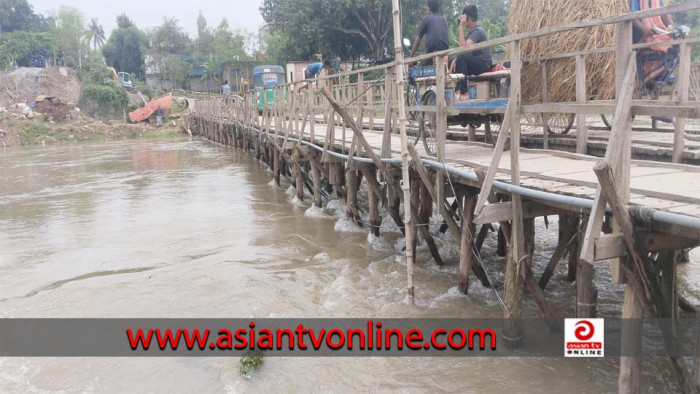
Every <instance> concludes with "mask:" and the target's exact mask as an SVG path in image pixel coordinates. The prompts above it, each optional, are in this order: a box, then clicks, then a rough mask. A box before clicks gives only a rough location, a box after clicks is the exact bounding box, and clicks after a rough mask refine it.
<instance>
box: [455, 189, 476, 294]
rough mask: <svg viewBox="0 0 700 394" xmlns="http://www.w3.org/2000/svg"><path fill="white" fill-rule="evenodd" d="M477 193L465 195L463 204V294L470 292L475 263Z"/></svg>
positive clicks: (460, 257) (461, 274)
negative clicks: (472, 270) (470, 273)
mask: <svg viewBox="0 0 700 394" xmlns="http://www.w3.org/2000/svg"><path fill="white" fill-rule="evenodd" d="M476 199H477V196H476V195H472V194H469V195H467V196H465V197H464V203H463V205H462V207H463V210H464V218H463V220H462V238H461V245H460V254H459V291H460V293H462V294H468V293H469V271H471V269H472V265H473V264H474V233H475V232H476V226H475V225H474V208H475V207H476Z"/></svg>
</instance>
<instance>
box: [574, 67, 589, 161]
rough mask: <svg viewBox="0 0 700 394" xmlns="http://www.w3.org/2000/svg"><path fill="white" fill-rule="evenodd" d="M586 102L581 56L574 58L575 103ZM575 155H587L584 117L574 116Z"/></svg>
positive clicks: (583, 115) (586, 131) (584, 69)
mask: <svg viewBox="0 0 700 394" xmlns="http://www.w3.org/2000/svg"><path fill="white" fill-rule="evenodd" d="M586 101H588V96H587V93H586V59H585V58H584V57H583V55H578V56H576V102H577V103H580V104H583V103H585V102H586ZM576 153H579V154H582V155H585V154H586V153H588V126H587V125H586V115H585V114H581V113H579V114H576Z"/></svg>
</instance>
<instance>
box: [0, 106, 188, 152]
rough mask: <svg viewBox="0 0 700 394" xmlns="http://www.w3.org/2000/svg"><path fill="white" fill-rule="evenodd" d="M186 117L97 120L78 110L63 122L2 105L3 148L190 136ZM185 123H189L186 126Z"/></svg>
mask: <svg viewBox="0 0 700 394" xmlns="http://www.w3.org/2000/svg"><path fill="white" fill-rule="evenodd" d="M185 119H186V118H182V119H170V120H168V121H167V122H166V123H165V124H164V126H163V127H156V126H155V124H153V123H148V122H144V123H138V124H128V123H125V122H123V121H112V120H104V121H102V120H97V119H94V118H91V117H89V116H84V115H83V114H81V113H80V112H78V111H74V112H72V113H71V114H70V117H69V118H67V119H64V120H61V121H55V120H51V117H49V116H46V115H43V114H40V113H35V112H27V110H26V109H25V108H22V107H18V106H16V105H15V106H12V107H8V108H0V148H3V147H9V146H19V145H34V144H54V143H71V142H81V141H108V140H115V139H125V138H169V137H178V136H183V135H186V134H185V133H184V131H183V130H186V125H185V124H184V123H183V122H184V121H185ZM183 125H185V126H183Z"/></svg>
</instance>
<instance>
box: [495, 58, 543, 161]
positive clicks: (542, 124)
mask: <svg viewBox="0 0 700 394" xmlns="http://www.w3.org/2000/svg"><path fill="white" fill-rule="evenodd" d="M547 78H548V76H547V61H546V60H543V61H542V104H544V103H546V102H548V101H549V88H548V81H547ZM547 123H549V118H548V115H547V113H546V112H542V139H543V141H544V142H543V148H544V149H549V131H548V130H547ZM501 132H503V131H501Z"/></svg>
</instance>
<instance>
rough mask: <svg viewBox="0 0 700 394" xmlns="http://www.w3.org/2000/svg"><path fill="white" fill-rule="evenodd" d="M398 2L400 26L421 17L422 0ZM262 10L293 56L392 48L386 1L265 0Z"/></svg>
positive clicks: (381, 53)
mask: <svg viewBox="0 0 700 394" xmlns="http://www.w3.org/2000/svg"><path fill="white" fill-rule="evenodd" d="M401 3H402V9H403V10H402V18H403V21H404V22H403V24H404V26H405V25H406V24H407V21H410V23H413V24H417V23H420V19H419V18H420V17H422V16H424V15H425V14H426V12H427V6H426V3H425V1H423V0H402V1H401ZM260 10H261V13H262V15H263V18H264V19H265V21H266V22H267V23H269V24H270V25H271V27H272V31H273V33H282V34H283V36H278V37H284V36H286V37H287V39H286V44H285V47H286V48H285V50H286V51H287V52H289V53H290V55H291V56H292V57H294V58H296V60H303V59H311V58H313V56H314V54H316V53H323V54H324V57H325V58H329V57H333V56H340V57H343V58H353V59H359V58H363V57H369V58H373V59H381V58H384V57H385V56H387V55H391V54H393V18H392V13H391V2H389V1H383V0H265V1H264V3H263V6H262V7H261V9H260ZM416 20H417V22H416ZM408 31H409V32H410V30H408ZM413 31H415V29H413ZM273 40H274V38H273Z"/></svg>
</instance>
